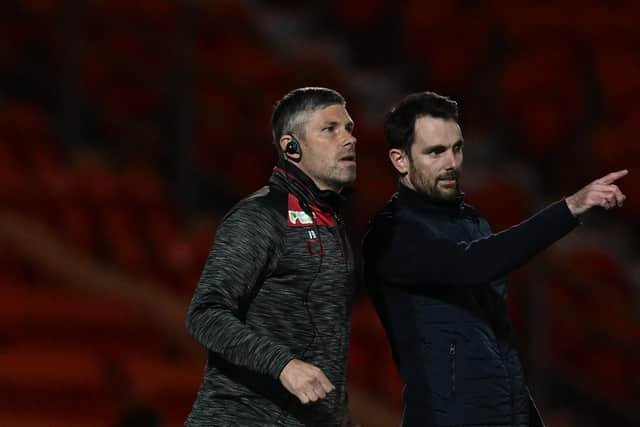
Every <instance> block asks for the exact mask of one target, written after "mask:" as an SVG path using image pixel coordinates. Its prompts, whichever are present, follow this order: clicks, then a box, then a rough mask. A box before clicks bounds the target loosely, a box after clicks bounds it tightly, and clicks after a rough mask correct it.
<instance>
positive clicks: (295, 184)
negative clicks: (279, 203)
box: [269, 160, 346, 213]
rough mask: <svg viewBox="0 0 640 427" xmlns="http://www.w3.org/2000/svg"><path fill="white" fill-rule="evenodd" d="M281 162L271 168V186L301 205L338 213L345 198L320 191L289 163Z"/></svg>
mask: <svg viewBox="0 0 640 427" xmlns="http://www.w3.org/2000/svg"><path fill="white" fill-rule="evenodd" d="M284 162H286V160H282V161H280V162H278V165H277V166H276V167H274V168H273V173H272V174H271V178H270V179H269V183H270V184H271V185H275V186H276V187H278V188H280V189H281V190H284V191H286V192H288V193H291V194H293V195H294V196H296V197H297V198H298V200H300V202H301V204H302V205H303V208H304V205H307V206H316V207H317V208H319V209H321V210H323V211H325V212H332V213H339V212H340V211H341V210H342V208H343V207H344V205H345V203H346V197H344V196H343V195H342V194H340V193H336V192H335V191H331V190H320V189H319V188H318V186H317V185H316V184H315V183H314V182H313V180H312V179H311V178H309V177H308V176H307V175H306V174H305V173H304V172H302V171H301V170H300V169H299V168H298V167H297V166H296V165H294V164H292V163H291V162H287V164H285V163H284Z"/></svg>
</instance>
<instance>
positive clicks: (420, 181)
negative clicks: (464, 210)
mask: <svg viewBox="0 0 640 427" xmlns="http://www.w3.org/2000/svg"><path fill="white" fill-rule="evenodd" d="M463 143H464V140H463V139H462V131H461V130H460V126H458V123H456V122H455V121H453V120H444V119H438V118H434V117H431V116H424V117H420V118H419V119H417V120H416V124H415V142H414V144H413V145H412V146H411V153H410V154H411V155H410V156H409V171H408V174H407V176H406V179H407V180H408V181H409V182H408V183H407V184H410V185H409V186H410V187H413V189H414V190H416V191H418V192H420V193H425V194H428V195H429V196H431V197H432V198H433V199H436V200H445V201H449V200H453V199H455V198H456V197H457V196H459V195H460V182H459V179H460V174H461V172H462V146H463Z"/></svg>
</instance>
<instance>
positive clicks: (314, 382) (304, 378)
mask: <svg viewBox="0 0 640 427" xmlns="http://www.w3.org/2000/svg"><path fill="white" fill-rule="evenodd" d="M280 382H281V383H282V385H283V386H284V388H286V389H287V390H288V391H289V392H290V393H291V394H293V395H294V396H296V397H297V398H298V399H300V402H302V403H309V402H315V401H316V400H318V399H323V398H324V397H325V396H326V395H327V393H329V392H331V391H332V390H333V389H334V388H335V387H334V386H333V384H331V382H330V381H329V379H328V378H327V377H326V376H325V375H324V373H323V372H322V371H321V370H320V368H318V367H317V366H314V365H311V364H309V363H306V362H303V361H302V360H298V359H293V360H292V361H290V362H289V363H287V366H285V367H284V369H283V370H282V372H281V373H280Z"/></svg>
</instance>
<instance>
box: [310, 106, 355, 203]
mask: <svg viewBox="0 0 640 427" xmlns="http://www.w3.org/2000/svg"><path fill="white" fill-rule="evenodd" d="M352 132H353V120H351V117H349V113H347V110H346V109H345V107H344V106H343V105H340V104H334V105H330V106H328V107H325V108H321V109H319V110H316V111H314V112H312V113H311V114H309V117H308V119H307V122H306V123H305V126H304V135H299V140H300V145H301V147H302V157H301V159H300V162H299V163H298V166H299V167H300V169H302V170H303V172H305V173H306V174H307V175H308V176H309V177H310V178H311V179H312V180H313V181H314V182H315V183H316V185H317V186H318V188H320V189H321V190H333V191H338V192H339V191H341V190H342V188H343V187H344V186H345V185H347V184H350V183H352V182H353V181H354V180H355V179H356V138H355V137H354V136H353V134H352Z"/></svg>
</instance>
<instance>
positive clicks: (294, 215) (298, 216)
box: [289, 211, 313, 225]
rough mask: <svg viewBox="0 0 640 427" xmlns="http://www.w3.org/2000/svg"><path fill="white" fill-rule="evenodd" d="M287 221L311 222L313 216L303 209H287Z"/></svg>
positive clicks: (293, 222) (294, 222) (297, 222)
mask: <svg viewBox="0 0 640 427" xmlns="http://www.w3.org/2000/svg"><path fill="white" fill-rule="evenodd" d="M289 222H290V223H291V224H304V225H308V224H313V218H311V216H309V214H307V213H306V212H304V211H289Z"/></svg>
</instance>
